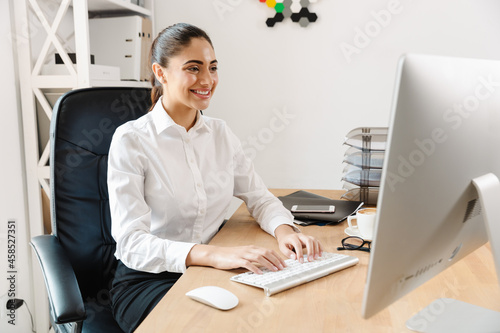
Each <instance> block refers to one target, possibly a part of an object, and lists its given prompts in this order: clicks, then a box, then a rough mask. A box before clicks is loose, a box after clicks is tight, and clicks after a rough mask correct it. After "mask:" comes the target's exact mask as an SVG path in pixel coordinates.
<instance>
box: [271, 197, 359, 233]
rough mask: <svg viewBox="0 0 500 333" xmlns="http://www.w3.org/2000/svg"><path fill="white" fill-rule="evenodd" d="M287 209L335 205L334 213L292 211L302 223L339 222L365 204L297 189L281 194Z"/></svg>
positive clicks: (299, 222) (297, 220)
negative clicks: (295, 206)
mask: <svg viewBox="0 0 500 333" xmlns="http://www.w3.org/2000/svg"><path fill="white" fill-rule="evenodd" d="M278 199H280V200H281V202H283V206H285V208H286V209H288V210H291V209H292V206H293V205H333V206H335V212H334V213H333V214H332V213H292V214H293V216H294V217H295V220H296V221H295V222H296V223H297V224H300V225H310V224H320V223H322V224H337V223H339V222H342V221H344V220H345V219H347V217H348V216H349V215H352V214H354V213H356V211H357V210H358V209H359V208H361V206H363V202H361V201H346V200H333V199H329V198H325V197H323V196H321V195H317V194H314V193H310V192H306V191H297V192H294V193H292V194H289V195H285V196H280V197H278Z"/></svg>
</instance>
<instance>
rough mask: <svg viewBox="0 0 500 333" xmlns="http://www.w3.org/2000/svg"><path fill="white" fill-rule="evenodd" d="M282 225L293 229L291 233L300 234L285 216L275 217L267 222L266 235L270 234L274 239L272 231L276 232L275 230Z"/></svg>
mask: <svg viewBox="0 0 500 333" xmlns="http://www.w3.org/2000/svg"><path fill="white" fill-rule="evenodd" d="M282 224H286V225H289V226H290V227H292V228H293V231H295V232H298V233H299V232H300V229H299V228H297V227H296V226H295V225H293V222H292V221H290V219H289V218H287V217H285V216H281V215H280V216H275V217H273V218H272V219H271V221H269V224H268V226H267V228H268V230H266V231H267V232H268V233H270V234H271V235H272V236H273V237H276V235H275V234H274V231H275V230H276V228H278V227H279V226H280V225H282Z"/></svg>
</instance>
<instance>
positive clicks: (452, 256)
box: [362, 54, 500, 332]
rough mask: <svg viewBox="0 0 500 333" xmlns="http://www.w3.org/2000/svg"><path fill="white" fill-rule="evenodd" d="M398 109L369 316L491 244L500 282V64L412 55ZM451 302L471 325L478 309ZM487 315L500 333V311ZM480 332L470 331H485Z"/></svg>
mask: <svg viewBox="0 0 500 333" xmlns="http://www.w3.org/2000/svg"><path fill="white" fill-rule="evenodd" d="M392 108H393V110H392V116H391V120H390V125H389V135H388V142H387V150H386V155H385V160H384V166H383V173H382V181H381V188H380V194H379V198H378V203H377V207H378V215H377V220H376V226H375V233H374V240H373V244H372V252H371V257H370V264H369V267H368V276H367V282H366V287H365V294H364V299H363V309H362V315H363V317H364V318H368V317H371V316H373V315H374V314H376V313H377V312H378V311H380V310H382V309H383V308H385V307H387V306H388V305H390V304H391V303H393V302H394V301H395V300H397V299H399V298H400V297H402V296H403V295H405V294H407V293H409V292H410V291H411V290H413V289H415V288H417V287H418V286H420V285H421V284H423V283H424V282H426V281H428V280H429V279H431V278H432V277H433V276H435V275H437V274H438V273H440V272H441V271H443V270H445V269H446V268H447V267H449V266H451V265H453V264H454V263H455V262H457V261H459V260H460V259H462V258H463V257H465V256H466V255H467V254H469V253H471V252H472V251H474V250H476V249H477V248H478V247H480V246H482V245H483V244H485V243H486V242H487V241H488V239H489V240H490V242H491V247H492V252H493V254H494V258H495V265H496V270H497V275H498V276H500V210H499V209H500V185H499V181H498V177H500V61H492V60H478V59H462V58H452V57H443V56H431V55H416V54H409V55H405V56H403V57H402V58H401V60H400V63H399V68H398V75H397V80H396V89H395V94H394V101H393V106H392ZM473 180H475V181H474V182H473ZM457 279H458V280H459V281H460V276H458V277H457ZM463 282H464V283H465V282H466V281H463ZM436 296H438V295H436ZM446 302H447V303H446V304H445V305H446V308H447V309H446V310H447V311H448V310H449V311H453V310H452V309H454V308H457V310H458V311H465V312H468V316H467V318H468V319H467V320H468V321H470V312H469V311H471V309H472V308H471V307H465V308H463V307H462V305H463V304H461V302H456V304H450V305H449V306H448V302H450V301H448V300H446ZM498 302H499V303H500V299H499V300H498ZM464 306H465V305H464ZM474 309H476V308H475V307H474ZM418 310H419V309H415V311H418ZM484 311H485V312H484V313H486V314H487V315H486V317H484V318H483V319H481V320H486V321H487V322H488V321H489V322H491V325H496V326H492V327H495V330H491V332H498V330H499V329H500V313H498V312H494V311H488V310H486V309H484ZM455 316H456V313H452V312H449V313H448V312H447V313H446V314H444V315H443V319H442V320H439V319H436V318H434V319H435V320H433V322H432V323H430V322H425V320H423V321H422V320H419V318H418V317H415V318H413V319H410V320H409V321H408V322H407V326H408V327H409V328H411V329H414V330H417V331H419V330H420V329H422V330H420V331H422V332H424V331H429V332H432V331H433V330H435V331H439V332H458V331H459V330H456V329H455V328H453V329H452V328H450V327H449V326H448V325H449V324H450V323H447V319H446V318H447V317H450V318H453V321H455V322H456V321H457V319H460V318H457V317H455ZM459 317H460V315H459ZM422 318H423V317H422ZM422 318H420V319H422ZM485 318H486V319H485ZM424 319H425V318H424ZM448 319H449V318H448ZM467 320H466V321H467ZM443 325H444V326H443ZM458 325H461V324H460V323H458ZM416 326H418V327H416ZM436 327H437V328H436ZM443 327H445V329H443ZM469 327H470V326H469ZM474 327H475V328H476V329H474V330H468V331H467V330H465V331H466V332H478V330H477V328H478V326H474ZM484 327H486V326H484ZM448 328H450V329H448ZM462 328H465V329H467V326H463V327H462ZM459 329H460V327H459Z"/></svg>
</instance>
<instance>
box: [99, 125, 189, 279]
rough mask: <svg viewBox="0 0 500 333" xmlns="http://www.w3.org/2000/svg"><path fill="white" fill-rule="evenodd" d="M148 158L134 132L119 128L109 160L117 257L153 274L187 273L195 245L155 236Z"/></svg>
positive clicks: (110, 203) (109, 186)
mask: <svg viewBox="0 0 500 333" xmlns="http://www.w3.org/2000/svg"><path fill="white" fill-rule="evenodd" d="M146 172H147V158H146V156H145V154H144V153H143V148H142V147H141V145H140V143H139V140H138V139H137V138H136V137H135V135H134V133H133V132H127V131H125V130H124V129H123V128H118V129H117V131H116V132H115V135H114V136H113V139H112V142H111V147H110V151H109V156H108V192H109V206H110V211H111V233H112V235H113V238H114V239H115V241H116V252H115V256H116V258H117V259H119V260H121V261H122V262H123V263H124V264H125V265H126V266H127V267H129V268H132V269H135V270H139V271H145V272H150V273H159V272H163V271H169V272H178V273H183V272H184V271H185V270H186V257H187V255H188V253H189V251H190V250H191V248H192V247H193V246H194V245H195V244H194V243H185V242H174V241H170V240H168V239H162V238H159V237H157V236H155V235H153V234H151V208H150V207H149V206H148V204H147V202H146V199H145V193H144V179H145V174H146Z"/></svg>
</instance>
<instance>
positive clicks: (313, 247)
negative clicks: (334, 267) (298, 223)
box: [274, 224, 323, 262]
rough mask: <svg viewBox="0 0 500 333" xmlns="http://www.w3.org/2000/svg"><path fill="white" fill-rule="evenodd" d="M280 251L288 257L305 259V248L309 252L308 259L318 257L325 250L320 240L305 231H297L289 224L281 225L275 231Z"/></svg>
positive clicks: (301, 260) (311, 259)
mask: <svg viewBox="0 0 500 333" xmlns="http://www.w3.org/2000/svg"><path fill="white" fill-rule="evenodd" d="M274 234H275V236H276V239H277V240H278V245H279V248H280V251H281V252H282V253H283V254H284V255H285V256H287V258H291V259H298V260H299V261H300V262H303V261H304V250H306V252H307V260H308V261H313V260H314V259H318V258H319V257H320V256H321V253H322V252H323V249H322V247H321V243H320V242H319V240H317V239H316V238H314V237H312V236H308V235H305V234H303V233H296V232H295V231H294V230H293V228H292V227H291V226H289V225H286V224H284V225H280V226H279V227H278V228H276V230H275V231H274Z"/></svg>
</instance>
